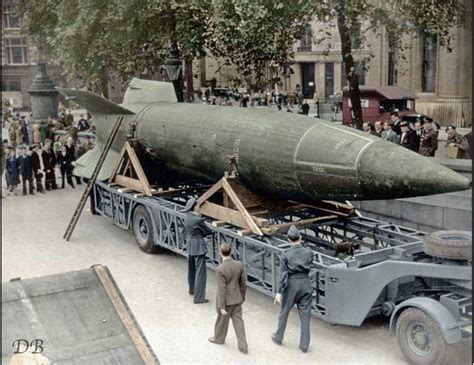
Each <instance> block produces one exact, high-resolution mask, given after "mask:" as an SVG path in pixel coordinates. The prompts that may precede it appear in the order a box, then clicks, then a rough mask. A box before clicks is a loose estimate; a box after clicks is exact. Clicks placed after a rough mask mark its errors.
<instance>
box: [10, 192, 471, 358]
mask: <svg viewBox="0 0 474 365" xmlns="http://www.w3.org/2000/svg"><path fill="white" fill-rule="evenodd" d="M3 192H4V193H5V190H3ZM80 193H81V189H78V188H76V189H75V190H72V189H71V188H66V189H65V190H58V191H54V192H49V193H47V194H41V195H36V196H25V197H24V196H9V197H6V198H4V199H2V203H3V209H2V219H3V220H2V231H3V247H2V253H3V259H2V263H3V266H2V274H3V279H2V281H8V280H10V279H12V278H15V277H21V278H29V277H37V276H42V275H48V274H54V273H59V272H66V271H73V270H80V269H84V268H87V267H90V266H91V265H94V264H103V265H106V266H108V267H109V269H110V270H111V272H112V274H113V276H114V278H115V280H116V282H117V284H118V286H119V287H120V289H121V290H122V292H123V295H124V296H125V299H126V300H127V302H128V304H129V306H130V308H131V310H132V311H133V313H134V315H135V317H136V318H137V320H138V322H139V324H140V325H141V327H142V329H143V332H144V333H145V336H146V337H147V339H148V341H149V342H150V344H151V346H152V348H153V350H154V351H155V353H156V354H157V356H158V358H159V360H160V361H161V362H162V363H163V364H183V363H195V364H217V363H235V364H240V363H242V364H244V363H245V364H278V363H280V364H283V363H285V364H296V363H299V364H314V363H318V364H404V363H405V361H404V358H403V355H402V354H401V352H400V350H399V348H398V344H397V341H396V339H395V338H392V337H390V336H389V334H388V323H387V322H386V321H385V320H384V319H383V318H379V319H372V320H368V321H366V322H365V323H364V324H363V326H362V327H360V328H353V327H344V326H331V325H329V324H327V323H325V322H323V321H321V320H318V319H316V318H313V319H312V323H311V326H312V327H311V332H312V343H311V346H310V351H309V352H308V353H307V354H303V353H301V352H300V351H299V349H298V336H299V321H298V316H297V311H296V310H293V313H292V314H291V315H290V320H289V323H288V328H287V334H286V338H285V341H284V344H283V346H281V347H280V346H277V345H274V344H273V343H272V341H271V340H270V334H271V333H272V331H273V330H274V326H275V325H276V319H277V314H278V307H277V306H274V305H273V301H272V299H271V298H269V297H267V296H264V295H262V294H260V293H258V292H256V291H254V290H251V289H250V290H249V293H248V296H247V301H246V302H245V304H244V320H245V324H246V330H247V337H248V342H249V355H243V354H241V353H240V352H238V351H237V343H236V338H235V335H234V332H233V330H232V329H230V330H229V335H228V338H227V341H226V344H225V345H223V346H218V345H213V344H210V343H209V342H208V341H207V338H208V337H209V336H211V335H212V332H213V324H214V320H215V316H216V312H215V309H214V305H215V304H214V303H215V301H214V298H215V296H216V283H215V276H214V273H213V271H211V270H209V271H208V289H207V296H208V298H209V299H211V302H210V303H209V304H204V305H195V304H193V303H192V298H191V297H190V296H189V295H188V294H187V285H186V260H185V258H184V257H181V256H178V255H176V254H173V253H170V252H162V253H159V254H156V255H147V254H145V253H143V252H141V251H140V250H139V249H138V247H137V246H136V244H135V241H134V238H133V236H132V235H131V234H130V233H128V232H126V231H124V230H122V229H120V228H118V227H115V226H113V225H111V224H110V223H109V222H108V221H106V220H105V219H104V218H102V217H99V216H93V215H91V214H90V212H89V211H88V210H87V211H85V212H84V213H83V216H82V217H81V219H80V221H79V223H78V226H77V228H76V231H75V233H74V235H73V237H72V239H71V241H70V242H69V243H67V242H66V241H64V240H63V239H62V235H63V233H64V230H65V228H66V225H67V223H68V221H69V219H70V217H71V215H72V212H73V210H74V208H75V206H76V204H77V202H78V200H79V197H80ZM45 348H46V351H47V345H46V346H45ZM45 355H47V352H46V353H45ZM460 363H462V362H460ZM464 363H467V362H464Z"/></svg>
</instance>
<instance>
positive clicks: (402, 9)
mask: <svg viewBox="0 0 474 365" xmlns="http://www.w3.org/2000/svg"><path fill="white" fill-rule="evenodd" d="M313 4H314V8H313V10H312V13H313V14H314V16H315V18H316V19H317V20H319V21H322V22H325V23H327V24H328V26H332V27H334V26H335V27H337V29H338V32H339V36H340V39H341V52H342V61H343V63H344V66H345V70H346V79H347V80H348V82H349V96H350V100H351V105H352V112H353V124H354V125H355V127H356V128H358V129H362V123H363V120H362V108H361V104H360V90H359V82H358V78H357V70H356V68H355V66H354V58H353V50H354V48H356V47H354V45H355V44H364V43H365V42H366V41H367V34H368V32H374V33H376V35H377V36H378V37H380V36H381V32H383V31H385V32H387V34H388V38H389V40H390V45H391V47H393V48H395V49H397V50H398V51H400V52H397V55H398V56H399V57H400V58H401V59H402V60H403V59H404V55H403V51H404V50H406V49H407V48H409V44H408V42H407V35H410V34H412V35H414V36H416V34H418V33H419V32H420V30H423V32H425V33H428V34H436V35H437V37H438V40H439V43H440V45H441V46H444V47H447V48H448V49H449V47H450V44H451V36H450V28H451V27H460V26H466V25H468V22H469V21H470V14H471V9H470V2H469V1H466V0H448V1H446V0H378V1H374V0H326V1H313ZM330 36H331V33H330V32H328V31H327V30H323V31H322V34H319V35H317V37H316V40H315V41H316V42H317V43H321V42H323V41H325V40H326V39H328V38H330ZM367 46H369V45H367Z"/></svg>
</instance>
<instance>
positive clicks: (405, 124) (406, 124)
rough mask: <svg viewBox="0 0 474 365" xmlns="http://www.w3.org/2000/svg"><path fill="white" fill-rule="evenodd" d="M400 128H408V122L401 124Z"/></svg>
mask: <svg viewBox="0 0 474 365" xmlns="http://www.w3.org/2000/svg"><path fill="white" fill-rule="evenodd" d="M400 127H408V122H401V123H400Z"/></svg>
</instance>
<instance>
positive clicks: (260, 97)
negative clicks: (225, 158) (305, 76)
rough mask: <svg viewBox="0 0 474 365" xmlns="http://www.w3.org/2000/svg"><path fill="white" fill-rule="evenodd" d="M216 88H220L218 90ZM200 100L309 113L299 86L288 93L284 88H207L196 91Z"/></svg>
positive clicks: (212, 103)
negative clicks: (272, 107)
mask: <svg viewBox="0 0 474 365" xmlns="http://www.w3.org/2000/svg"><path fill="white" fill-rule="evenodd" d="M216 90H218V91H217V92H216ZM196 95H197V98H198V100H202V103H203V104H208V105H221V106H234V103H235V105H238V106H239V107H243V108H247V107H248V106H250V107H254V106H272V105H276V106H277V108H278V110H279V111H282V110H283V109H285V110H286V111H287V112H290V113H292V112H293V111H294V110H295V109H296V111H297V113H299V114H303V115H308V113H309V109H310V107H309V104H308V103H307V102H306V101H305V100H304V97H303V94H302V93H301V92H300V91H299V88H298V87H297V88H296V89H295V90H294V91H289V92H288V93H287V92H285V91H282V90H270V89H269V88H267V89H265V90H252V89H246V90H244V91H239V90H238V89H236V88H234V89H229V90H224V91H222V89H214V90H211V88H207V89H206V90H205V91H204V93H203V92H202V91H201V90H198V91H196Z"/></svg>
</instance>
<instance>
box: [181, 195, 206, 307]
mask: <svg viewBox="0 0 474 365" xmlns="http://www.w3.org/2000/svg"><path fill="white" fill-rule="evenodd" d="M195 204H196V199H194V198H191V199H189V200H188V202H187V203H186V206H185V208H184V211H185V212H189V213H188V215H187V216H186V218H185V219H184V233H185V238H186V243H187V250H188V285H189V294H191V295H194V303H195V304H201V303H207V302H209V300H208V299H206V275H207V269H206V253H207V247H206V242H205V241H204V237H205V236H208V235H210V234H211V233H212V232H211V231H210V230H209V229H208V228H207V227H206V226H205V224H204V219H203V218H202V217H201V216H200V215H199V214H198V213H195V212H193V211H192V209H193V208H194V205H195Z"/></svg>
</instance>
